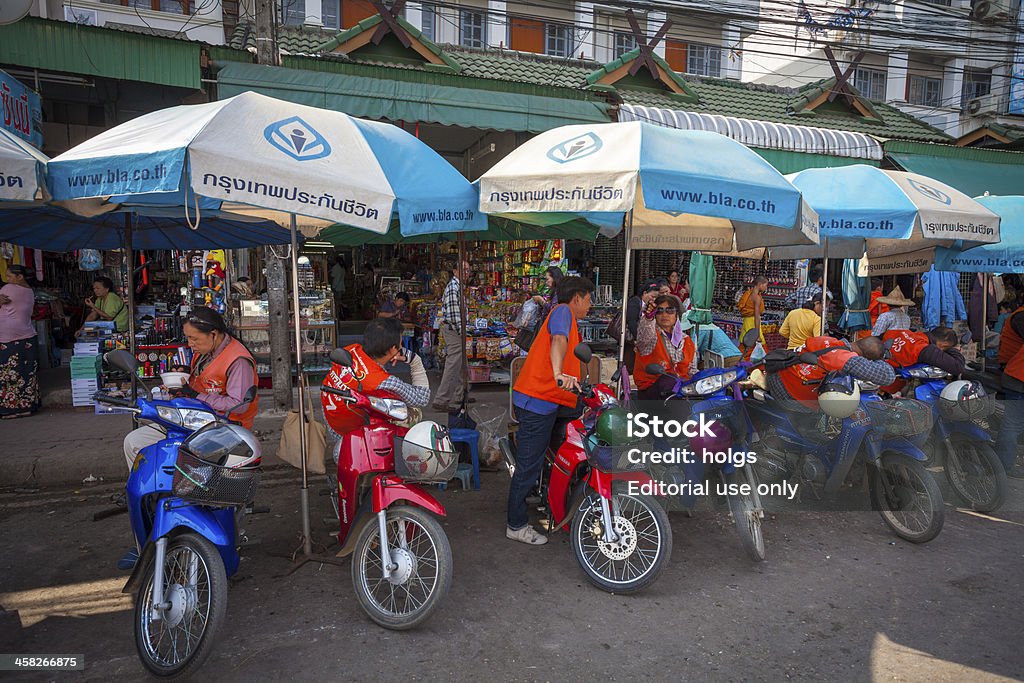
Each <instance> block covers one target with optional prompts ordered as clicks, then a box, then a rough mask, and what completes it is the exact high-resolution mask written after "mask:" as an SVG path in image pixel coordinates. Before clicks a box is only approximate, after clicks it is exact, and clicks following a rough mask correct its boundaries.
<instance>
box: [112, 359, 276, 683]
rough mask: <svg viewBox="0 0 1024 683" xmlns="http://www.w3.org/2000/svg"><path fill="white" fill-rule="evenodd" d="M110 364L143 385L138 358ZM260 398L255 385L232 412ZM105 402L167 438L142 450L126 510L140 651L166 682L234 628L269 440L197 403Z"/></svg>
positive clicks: (187, 670)
mask: <svg viewBox="0 0 1024 683" xmlns="http://www.w3.org/2000/svg"><path fill="white" fill-rule="evenodd" d="M105 358H106V360H107V362H108V363H109V364H110V365H111V366H112V367H114V368H117V369H119V370H122V371H124V372H127V373H128V374H129V375H130V376H131V377H132V379H133V381H139V382H141V380H138V379H137V374H136V373H137V370H138V365H139V364H138V361H137V360H136V359H135V357H134V356H132V354H130V353H128V352H127V351H124V350H123V349H122V350H116V351H110V352H109V353H107V354H106V356H105ZM142 386H143V387H144V388H146V389H147V390H148V387H146V386H145V384H144V383H143V384H142ZM255 397H256V388H255V387H253V388H252V389H251V390H250V392H249V393H248V394H247V395H246V397H245V400H244V401H243V402H242V403H241V404H240V405H238V406H235V407H234V408H233V409H232V410H230V411H228V414H230V413H232V412H234V411H237V410H238V409H239V408H241V407H244V406H245V405H247V404H248V403H250V402H252V400H253V399H254V398H255ZM95 398H96V400H97V401H98V402H100V403H105V404H108V405H111V406H116V407H120V408H123V409H125V410H127V411H129V412H132V413H134V414H136V415H137V416H138V417H139V418H141V419H145V420H149V421H151V422H153V423H154V424H157V425H160V426H162V427H163V428H164V429H166V431H167V438H165V439H163V440H162V441H159V442H158V443H155V444H153V445H151V446H147V447H146V448H143V449H142V450H141V451H140V452H139V454H138V456H137V457H136V458H135V462H134V464H133V465H132V469H131V473H130V474H129V476H128V483H127V486H126V495H125V501H126V508H125V511H126V512H127V513H128V515H129V518H130V520H131V528H132V534H133V535H134V537H135V541H136V543H137V545H138V548H139V550H140V554H139V558H138V560H137V562H136V563H135V567H134V570H133V572H132V575H131V577H130V578H129V579H128V582H127V583H126V584H125V586H124V589H123V591H122V592H124V593H130V594H134V595H135V596H136V598H135V615H134V622H135V647H136V650H137V651H138V654H139V659H141V660H142V664H143V665H144V666H145V667H146V669H148V670H149V671H150V673H152V674H153V675H155V676H159V677H161V678H177V677H181V676H188V675H191V674H193V673H195V672H196V670H198V668H199V667H200V666H201V665H202V664H203V662H204V661H205V659H206V658H207V657H208V656H209V654H210V652H211V650H212V649H213V642H214V640H215V638H216V636H217V633H218V631H219V630H220V628H221V626H222V625H223V623H224V614H225V611H226V608H227V600H228V585H227V581H228V577H229V576H232V575H234V574H235V572H236V571H238V565H239V561H240V556H239V553H238V547H239V545H240V543H241V541H242V540H243V538H242V533H241V532H240V531H239V526H238V522H240V520H241V515H242V514H243V512H244V511H245V509H246V508H247V507H248V506H251V503H252V500H253V497H254V496H255V494H256V488H257V486H258V484H259V479H260V470H259V465H260V446H259V441H257V440H256V438H255V437H254V436H253V435H252V434H251V433H250V432H249V431H248V430H246V429H244V428H243V427H241V426H240V425H237V424H233V423H232V422H230V421H229V420H228V419H227V418H225V417H222V416H220V415H217V414H216V413H214V412H213V411H212V410H211V408H210V407H209V406H208V405H206V404H205V403H202V402H201V401H197V400H195V399H191V398H177V399H172V400H148V399H146V398H139V399H137V400H136V401H131V400H128V399H121V398H117V397H114V396H109V395H107V394H104V393H98V394H96V396H95Z"/></svg>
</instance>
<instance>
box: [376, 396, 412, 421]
mask: <svg viewBox="0 0 1024 683" xmlns="http://www.w3.org/2000/svg"><path fill="white" fill-rule="evenodd" d="M369 399H370V405H371V406H373V409H374V410H376V411H377V412H378V413H384V414H385V415H387V416H388V417H392V418H394V419H396V420H406V419H408V418H409V407H408V406H407V405H405V403H404V402H402V401H399V400H397V399H394V398H377V397H376V396H370V397H369Z"/></svg>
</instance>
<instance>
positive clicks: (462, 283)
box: [455, 232, 469, 412]
mask: <svg viewBox="0 0 1024 683" xmlns="http://www.w3.org/2000/svg"><path fill="white" fill-rule="evenodd" d="M456 241H457V242H458V245H459V263H458V265H457V266H456V267H455V272H456V273H457V274H458V276H457V277H458V278H459V292H460V293H461V295H462V296H460V297H459V317H460V318H462V360H461V361H460V362H461V363H462V411H463V412H466V406H467V405H468V404H469V353H468V347H467V346H466V338H467V337H468V336H469V310H468V306H469V300H468V299H467V298H466V294H467V290H468V288H467V287H466V278H468V277H469V273H465V272H463V270H462V264H463V263H465V259H466V254H465V248H466V241H465V239H464V238H463V236H462V233H461V232H460V233H456Z"/></svg>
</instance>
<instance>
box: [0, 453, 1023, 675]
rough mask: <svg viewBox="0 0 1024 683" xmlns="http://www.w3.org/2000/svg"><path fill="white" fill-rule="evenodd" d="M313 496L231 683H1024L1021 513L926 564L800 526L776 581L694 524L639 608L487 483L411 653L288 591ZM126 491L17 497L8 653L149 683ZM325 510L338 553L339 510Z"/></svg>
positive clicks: (826, 523) (321, 577) (771, 537)
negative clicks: (82, 663) (511, 525)
mask: <svg viewBox="0 0 1024 683" xmlns="http://www.w3.org/2000/svg"><path fill="white" fill-rule="evenodd" d="M1021 485H1022V483H1021V482H1014V486H1015V487H1021ZM297 486H298V480H297V478H296V477H295V475H294V474H292V471H291V470H284V469H279V470H271V471H270V472H268V474H267V477H266V482H265V486H264V487H263V491H262V494H261V502H264V503H270V504H271V505H272V506H273V512H272V513H271V514H269V515H262V516H259V517H255V518H252V519H251V523H250V531H251V533H252V534H253V535H254V536H255V537H257V538H259V539H260V540H261V543H260V544H258V545H255V546H251V547H248V548H246V549H245V552H244V557H245V559H244V563H243V566H242V569H241V571H240V579H239V580H238V581H236V582H235V583H234V584H233V585H232V587H231V590H230V597H229V604H228V617H227V626H226V628H225V630H224V632H223V633H222V634H221V637H220V639H219V641H218V643H217V646H216V649H215V651H214V653H213V654H212V656H211V658H210V659H209V660H208V662H207V664H206V667H205V668H204V669H203V675H204V676H209V678H210V680H225V681H250V680H261V681H262V680H282V679H285V678H289V679H292V680H296V681H298V680H303V681H304V680H314V679H320V680H385V681H409V680H430V681H432V680H446V679H454V680H473V681H479V680H495V681H505V680H515V681H555V680H557V681H576V680H593V679H595V678H598V677H600V678H604V679H609V680H636V679H656V680H657V679H669V678H671V679H675V680H678V679H680V678H685V679H689V680H789V679H792V680H804V681H823V680H856V681H862V680H894V681H944V680H948V681H953V680H971V681H994V680H1006V679H1021V678H1024V648H1022V647H1021V643H1020V638H1021V634H1022V633H1024V613H1022V610H1021V609H1020V606H1021V601H1020V596H1021V595H1022V592H1024V570H1022V566H1024V514H1022V513H1021V512H1007V513H1006V514H1000V515H997V516H998V517H1000V518H1002V519H1004V520H1005V521H994V520H991V519H984V518H979V517H974V516H968V515H966V514H962V513H958V512H955V511H953V510H952V508H948V514H947V521H946V526H945V529H944V530H943V532H942V534H941V535H940V536H939V537H938V539H936V540H935V541H934V542H932V543H930V544H928V545H925V546H913V545H910V544H907V543H904V542H902V541H899V540H896V539H895V538H894V537H893V536H892V535H891V534H890V533H889V532H888V530H887V529H886V528H885V527H884V526H883V524H882V522H881V520H880V518H879V517H878V515H876V514H873V513H823V512H816V513H802V514H795V513H791V514H785V515H778V516H776V517H774V518H772V519H769V520H768V522H767V526H766V536H767V539H768V543H769V545H768V553H769V560H768V562H765V563H763V564H761V565H753V564H751V563H750V562H749V561H748V560H747V559H745V557H744V555H743V554H742V552H741V549H740V546H739V542H738V539H737V538H736V536H735V532H734V531H733V530H732V528H731V526H730V523H729V519H728V517H727V515H725V514H724V513H721V512H713V511H704V512H701V513H699V514H698V515H697V516H696V517H695V518H692V519H691V518H687V517H685V516H683V515H681V514H679V513H674V514H673V515H672V525H673V531H674V534H675V536H674V538H675V547H674V552H673V556H672V563H671V565H670V566H669V567H668V568H667V569H666V571H665V572H664V573H663V574H662V576H661V578H660V579H659V581H658V582H657V583H656V584H655V585H654V586H653V587H651V588H650V589H649V590H647V591H646V592H643V593H641V594H639V595H635V596H628V597H627V596H616V595H608V594H605V593H602V592H601V591H598V590H597V589H595V588H593V587H592V586H590V585H589V584H588V583H587V582H586V581H585V580H584V578H583V576H582V574H581V572H580V570H579V569H578V568H577V566H576V564H575V561H574V559H573V557H572V552H571V548H570V546H569V543H568V538H567V535H566V534H561V535H559V536H557V537H555V539H554V540H553V542H551V543H549V544H548V545H546V546H543V547H539V548H536V547H527V546H523V545H519V544H514V543H512V542H510V541H507V540H505V539H504V536H503V517H504V495H505V491H506V486H507V481H506V477H505V475H504V474H501V473H485V476H484V480H483V490H482V491H479V492H461V491H458V490H457V489H458V486H457V485H456V486H453V487H452V488H451V489H449V490H448V491H446V492H442V493H440V494H439V496H440V498H441V500H442V502H443V503H444V505H445V506H446V507H447V508H448V510H449V516H448V518H447V519H446V520H445V522H444V526H445V529H446V531H447V533H448V535H449V537H450V538H451V543H452V548H453V553H454V561H455V578H454V582H453V586H452V591H451V593H450V594H449V596H448V597H447V599H446V600H445V602H444V603H443V605H442V607H441V609H439V611H438V612H437V613H436V614H435V615H434V616H433V618H432V619H431V620H429V621H428V622H426V623H425V624H424V625H422V627H421V628H419V629H418V630H415V631H413V632H406V633H392V632H388V631H385V630H382V629H380V628H378V627H376V626H375V625H374V624H372V623H371V622H370V621H369V620H368V619H367V618H366V617H365V616H364V615H363V614H362V613H361V611H360V609H359V607H358V605H357V604H356V600H355V598H354V596H353V592H352V586H351V578H350V571H349V565H348V563H347V562H346V564H345V565H344V566H341V567H337V566H332V565H319V564H316V565H307V566H306V567H304V568H302V569H300V570H299V571H298V572H297V573H296V574H294V575H292V576H291V577H287V578H277V575H279V574H281V573H282V572H284V571H285V570H286V569H287V568H288V567H289V563H288V561H286V560H283V559H278V558H275V557H271V553H282V552H288V551H291V550H292V548H293V546H294V545H295V543H296V541H297V537H296V532H297V530H298V528H299V522H298V519H299V518H298V491H297ZM318 486H319V484H318ZM112 490H113V487H112V486H111V485H100V486H96V487H92V488H78V489H59V488H44V489H42V490H39V491H37V492H35V493H15V492H13V490H11V489H8V490H7V491H6V492H0V547H2V548H3V549H4V551H3V553H2V558H0V605H3V607H5V608H7V609H17V610H18V612H19V617H20V623H21V624H23V626H22V627H21V628H20V629H12V628H11V620H9V619H8V620H6V621H5V622H3V624H2V626H3V628H2V629H0V638H5V639H6V640H7V641H9V642H3V641H0V651H6V652H22V653H28V652H51V653H79V654H84V655H85V658H86V661H87V668H86V670H85V672H84V673H81V674H73V675H72V674H66V675H61V676H60V680H101V679H102V680H128V679H130V680H138V679H140V678H142V676H143V670H142V667H141V665H140V664H139V662H138V660H137V658H136V654H135V650H134V645H133V641H132V621H131V612H130V603H129V602H128V601H127V600H126V599H125V598H124V597H123V596H121V595H120V593H119V589H120V586H121V584H122V581H123V579H124V574H123V573H120V572H118V571H117V570H116V569H114V562H115V561H116V559H117V558H118V557H119V556H120V555H121V554H122V552H123V551H124V550H125V549H126V548H127V547H128V544H129V539H128V531H127V520H126V518H125V517H123V516H120V517H115V518H112V519H110V520H106V521H104V522H98V523H93V522H91V521H90V519H91V516H92V514H93V513H94V512H96V511H97V510H100V509H103V508H105V507H106V505H105V502H104V501H105V499H106V497H107V496H108V495H109V493H110V492H111V491H112ZM1022 491H1024V489H1021V488H1018V489H1017V494H1018V495H1019V494H1020V493H1021V492H1022ZM312 500H313V505H314V512H313V519H314V528H315V529H316V535H317V537H318V538H319V539H320V540H322V541H324V542H328V541H330V540H331V539H330V537H329V535H328V534H329V531H330V529H331V526H330V525H328V524H326V523H321V521H320V520H321V518H323V517H325V516H328V515H330V505H329V501H328V499H327V498H326V497H320V496H317V495H314V496H313V497H312ZM52 678H53V676H49V677H47V676H43V675H37V676H30V675H21V676H19V679H24V680H47V679H52Z"/></svg>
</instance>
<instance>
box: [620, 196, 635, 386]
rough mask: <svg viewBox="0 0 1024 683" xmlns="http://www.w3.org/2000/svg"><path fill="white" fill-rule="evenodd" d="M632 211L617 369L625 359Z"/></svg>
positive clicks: (627, 231) (630, 212) (627, 236)
mask: <svg viewBox="0 0 1024 683" xmlns="http://www.w3.org/2000/svg"><path fill="white" fill-rule="evenodd" d="M632 242H633V210H632V209H630V211H629V213H628V214H627V215H626V267H625V268H623V276H622V321H621V326H620V328H619V335H620V336H619V339H620V340H621V341H620V343H619V367H620V368H621V367H622V364H623V362H624V361H625V358H626V307H627V304H628V302H629V275H630V273H629V270H630V268H629V267H630V264H631V263H632V261H633V250H632V248H631V247H632Z"/></svg>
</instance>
